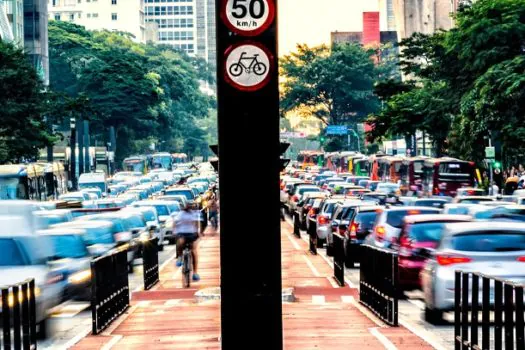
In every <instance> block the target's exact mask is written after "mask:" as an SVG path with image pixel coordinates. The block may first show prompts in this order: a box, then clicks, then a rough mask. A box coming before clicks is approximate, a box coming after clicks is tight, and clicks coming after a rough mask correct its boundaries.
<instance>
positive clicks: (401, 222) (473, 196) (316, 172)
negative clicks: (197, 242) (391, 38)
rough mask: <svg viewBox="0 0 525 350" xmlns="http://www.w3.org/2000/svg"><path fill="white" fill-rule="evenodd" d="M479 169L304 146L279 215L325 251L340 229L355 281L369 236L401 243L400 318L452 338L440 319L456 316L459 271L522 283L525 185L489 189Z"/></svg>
mask: <svg viewBox="0 0 525 350" xmlns="http://www.w3.org/2000/svg"><path fill="white" fill-rule="evenodd" d="M477 174H478V171H477V170H476V168H475V166H474V163H471V162H468V161H463V160H459V159H453V158H428V157H413V158H405V157H399V156H387V155H383V154H377V155H371V156H365V155H363V154H359V153H356V152H336V153H323V152H319V151H303V152H301V153H299V155H298V157H297V161H295V162H292V163H291V164H289V165H288V167H287V168H286V169H285V170H284V171H283V172H282V173H281V177H280V189H281V192H280V193H281V197H280V200H281V208H282V210H283V213H282V216H281V217H282V219H284V218H285V217H286V220H287V221H289V222H290V223H292V222H293V224H294V225H298V226H299V228H300V230H301V231H303V234H305V233H308V234H309V235H310V236H312V237H313V239H314V241H315V244H316V246H317V248H318V249H319V250H320V251H321V252H322V254H325V255H326V256H328V257H330V256H333V255H334V243H333V242H334V239H333V237H334V234H336V233H337V234H338V235H339V236H342V237H343V238H344V265H345V267H346V269H347V270H346V271H347V272H346V275H347V279H349V280H350V281H353V282H354V283H355V284H359V267H358V266H360V261H361V259H362V252H363V250H364V249H363V247H364V246H365V245H366V246H372V247H377V248H381V249H386V250H388V251H392V252H395V253H396V254H397V256H398V260H397V264H398V266H397V267H398V269H397V271H398V280H399V289H398V293H399V298H400V300H403V301H406V302H405V303H404V304H402V305H401V306H400V308H401V309H400V313H401V314H402V317H404V318H405V319H406V320H409V321H411V322H413V323H414V324H417V325H422V328H424V329H427V330H431V331H432V332H434V335H437V337H442V338H452V337H451V336H450V328H451V327H444V328H443V327H441V328H439V327H434V326H437V325H442V326H443V325H445V326H446V325H452V323H451V322H453V320H454V315H453V314H451V311H454V294H455V271H456V270H462V271H468V272H480V273H483V274H485V275H488V276H491V278H495V279H501V280H504V281H506V282H513V283H516V284H521V285H523V284H524V283H525V206H524V205H522V203H523V200H524V199H525V192H524V191H521V190H516V191H514V192H513V194H512V195H488V194H487V193H485V191H484V190H483V189H482V188H480V186H478V184H479V179H478V175H477ZM490 298H491V303H493V302H494V290H493V288H492V287H491V293H490ZM443 329H445V330H446V332H445V333H442V334H441V333H440V330H443ZM448 345H449V346H450V347H453V344H448ZM447 347H448V346H447Z"/></svg>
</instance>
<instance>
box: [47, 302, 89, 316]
mask: <svg viewBox="0 0 525 350" xmlns="http://www.w3.org/2000/svg"><path fill="white" fill-rule="evenodd" d="M90 306H91V304H90V303H84V302H73V301H68V302H65V303H64V304H62V305H61V306H60V307H59V308H57V309H55V310H53V311H52V314H51V317H54V318H70V317H74V316H76V315H78V314H79V313H80V312H82V311H84V310H86V309H87V308H89V307H90Z"/></svg>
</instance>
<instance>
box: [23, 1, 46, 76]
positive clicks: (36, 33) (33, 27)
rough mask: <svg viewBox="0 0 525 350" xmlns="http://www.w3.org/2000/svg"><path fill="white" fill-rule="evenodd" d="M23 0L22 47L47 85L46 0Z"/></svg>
mask: <svg viewBox="0 0 525 350" xmlns="http://www.w3.org/2000/svg"><path fill="white" fill-rule="evenodd" d="M23 1H24V48H25V50H26V52H27V53H28V55H29V56H30V57H31V59H32V61H33V65H34V66H35V68H36V71H37V74H38V76H39V77H40V79H41V80H42V82H43V83H44V85H46V86H47V85H49V48H48V42H49V40H48V36H47V23H48V14H47V0H23Z"/></svg>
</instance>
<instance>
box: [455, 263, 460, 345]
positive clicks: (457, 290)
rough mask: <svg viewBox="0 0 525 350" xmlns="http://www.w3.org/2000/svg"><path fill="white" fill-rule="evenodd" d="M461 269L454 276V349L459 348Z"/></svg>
mask: <svg viewBox="0 0 525 350" xmlns="http://www.w3.org/2000/svg"><path fill="white" fill-rule="evenodd" d="M461 274H462V273H461V271H456V273H455V278H454V349H455V350H460V349H461V321H462V320H461Z"/></svg>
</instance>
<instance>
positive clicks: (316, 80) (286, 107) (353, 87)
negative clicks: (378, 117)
mask: <svg viewBox="0 0 525 350" xmlns="http://www.w3.org/2000/svg"><path fill="white" fill-rule="evenodd" d="M375 54H376V52H375V51H374V50H367V49H364V48H363V47H361V46H360V45H358V44H339V45H334V47H333V48H332V49H329V48H328V47H326V46H318V47H313V48H310V47H308V46H306V45H298V46H297V52H294V53H292V54H290V55H287V56H285V57H284V58H282V59H281V63H280V64H281V75H282V76H283V78H284V83H283V84H282V85H283V86H282V96H281V109H282V114H284V113H286V112H289V111H299V112H300V113H302V114H303V115H313V116H315V117H317V118H319V119H320V120H321V121H322V122H323V123H324V124H325V125H328V124H343V123H352V124H355V123H358V122H361V121H362V120H363V119H364V117H365V116H367V115H368V114H369V113H371V112H374V111H375V110H376V109H377V108H378V106H379V104H378V100H377V98H376V97H375V96H374V94H373V85H374V82H375V81H376V79H377V77H378V76H379V74H380V73H381V72H380V71H379V70H378V69H377V68H376V66H375V64H374V61H373V60H372V56H374V55H375Z"/></svg>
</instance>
